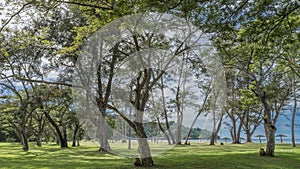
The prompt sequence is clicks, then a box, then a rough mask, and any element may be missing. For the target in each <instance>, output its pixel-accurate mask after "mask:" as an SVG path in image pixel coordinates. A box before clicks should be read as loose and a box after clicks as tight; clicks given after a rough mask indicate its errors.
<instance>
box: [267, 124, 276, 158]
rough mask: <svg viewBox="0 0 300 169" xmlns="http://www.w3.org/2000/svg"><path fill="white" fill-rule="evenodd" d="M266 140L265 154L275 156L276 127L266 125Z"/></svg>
mask: <svg viewBox="0 0 300 169" xmlns="http://www.w3.org/2000/svg"><path fill="white" fill-rule="evenodd" d="M268 130H269V131H268V136H267V137H268V141H267V148H266V156H275V131H276V129H275V128H273V127H272V125H271V126H268Z"/></svg>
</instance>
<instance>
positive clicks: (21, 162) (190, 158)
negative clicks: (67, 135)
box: [0, 143, 300, 169]
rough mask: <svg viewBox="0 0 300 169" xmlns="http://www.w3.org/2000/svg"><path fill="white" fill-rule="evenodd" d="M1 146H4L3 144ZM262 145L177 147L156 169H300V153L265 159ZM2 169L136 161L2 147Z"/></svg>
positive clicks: (78, 151) (85, 150) (116, 168)
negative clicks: (260, 154)
mask: <svg viewBox="0 0 300 169" xmlns="http://www.w3.org/2000/svg"><path fill="white" fill-rule="evenodd" d="M0 144H1V143H0ZM259 147H260V145H255V144H250V145H226V146H207V145H191V146H176V147H175V148H174V149H172V150H169V151H168V152H165V153H164V154H161V155H160V156H156V157H154V162H155V164H156V165H155V166H154V167H152V168H153V169H169V168H170V169H195V168H197V169H201V168H203V169H218V168H220V169H223V168H225V169H227V168H228V169H232V168H239V169H253V168H262V169H296V168H300V149H299V148H297V149H292V148H289V147H288V146H285V145H282V146H278V151H276V156H277V157H261V156H259V154H258V150H259ZM0 164H1V166H0V168H26V169H27V168H28V169H29V168H53V169H54V168H55V169H60V168H67V169H69V168H70V169H73V168H87V169H98V168H99V169H133V168H143V167H134V166H133V159H130V158H124V157H119V156H115V155H112V154H108V153H101V152H99V151H97V147H84V146H82V147H75V148H73V147H72V148H67V149H60V148H59V147H57V146H56V147H55V146H45V147H33V148H32V149H31V150H30V151H29V152H22V151H21V150H19V147H18V149H17V148H16V147H12V146H10V145H9V146H6V145H4V146H1V145H0Z"/></svg>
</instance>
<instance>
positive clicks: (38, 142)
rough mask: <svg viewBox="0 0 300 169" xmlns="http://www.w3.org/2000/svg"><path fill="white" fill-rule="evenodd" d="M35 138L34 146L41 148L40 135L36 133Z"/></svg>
mask: <svg viewBox="0 0 300 169" xmlns="http://www.w3.org/2000/svg"><path fill="white" fill-rule="evenodd" d="M35 138H36V145H37V146H38V147H41V146H42V136H41V134H40V133H38V134H37V135H36V136H35Z"/></svg>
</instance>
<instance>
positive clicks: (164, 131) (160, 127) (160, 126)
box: [157, 117, 172, 145]
mask: <svg viewBox="0 0 300 169" xmlns="http://www.w3.org/2000/svg"><path fill="white" fill-rule="evenodd" d="M157 123H158V128H159V130H160V131H162V132H163V133H164V135H165V136H166V138H167V140H168V144H169V145H171V144H172V143H171V139H170V137H169V135H168V133H167V132H166V130H164V128H163V127H162V125H161V123H160V120H159V118H158V117H157Z"/></svg>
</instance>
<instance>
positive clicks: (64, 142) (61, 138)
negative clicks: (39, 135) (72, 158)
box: [44, 111, 68, 148]
mask: <svg viewBox="0 0 300 169" xmlns="http://www.w3.org/2000/svg"><path fill="white" fill-rule="evenodd" d="M44 114H45V116H46V117H47V119H48V121H49V122H50V124H51V125H52V126H53V127H54V129H55V131H56V134H57V136H58V139H59V142H60V147H61V148H68V142H67V140H66V139H65V138H64V136H63V134H62V132H61V131H60V129H59V126H58V125H57V124H56V123H55V121H54V120H53V119H52V118H51V116H50V115H49V113H48V112H46V111H44Z"/></svg>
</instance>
